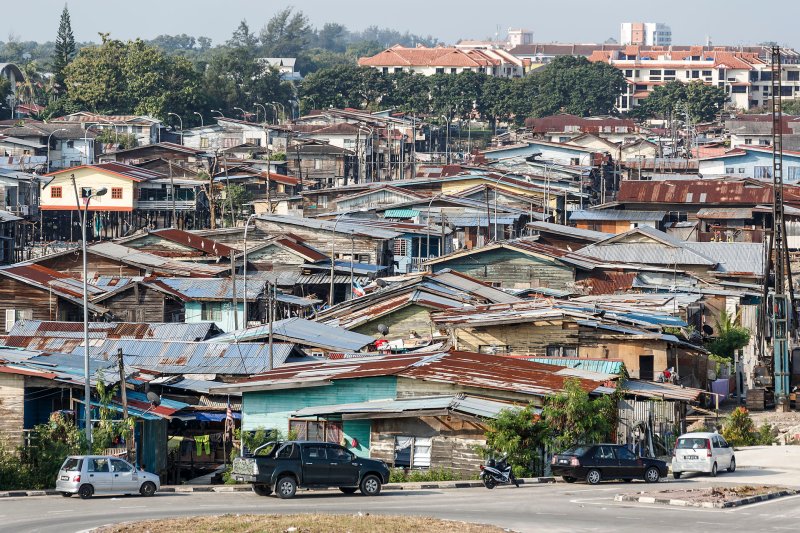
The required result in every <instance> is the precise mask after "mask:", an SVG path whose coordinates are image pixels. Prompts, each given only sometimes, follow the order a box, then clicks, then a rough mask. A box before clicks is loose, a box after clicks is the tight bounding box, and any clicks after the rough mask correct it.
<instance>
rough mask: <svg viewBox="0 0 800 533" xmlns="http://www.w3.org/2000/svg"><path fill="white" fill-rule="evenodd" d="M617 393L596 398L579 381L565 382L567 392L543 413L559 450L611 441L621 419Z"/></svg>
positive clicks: (548, 403)
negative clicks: (618, 412) (618, 417)
mask: <svg viewBox="0 0 800 533" xmlns="http://www.w3.org/2000/svg"><path fill="white" fill-rule="evenodd" d="M617 400H618V397H617V395H616V394H611V395H604V396H600V397H598V398H595V399H592V398H590V397H589V393H588V392H587V391H585V390H584V389H583V387H581V382H580V381H579V380H578V379H574V378H573V379H568V380H566V381H565V382H564V391H563V392H561V393H559V394H557V395H555V396H553V397H551V398H549V399H548V400H547V403H546V404H545V407H544V409H543V410H542V416H543V418H544V419H545V422H546V423H547V425H548V427H549V429H550V435H549V439H548V440H549V442H550V444H551V445H552V447H553V448H554V449H555V450H565V449H567V448H571V447H573V446H576V445H578V444H586V443H588V444H591V443H596V442H603V441H607V440H609V439H611V438H612V432H613V429H614V426H615V421H616V419H617Z"/></svg>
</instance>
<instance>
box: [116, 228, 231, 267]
mask: <svg viewBox="0 0 800 533" xmlns="http://www.w3.org/2000/svg"><path fill="white" fill-rule="evenodd" d="M117 242H118V243H119V244H123V245H125V246H127V247H128V248H133V249H135V250H142V251H144V252H147V253H150V254H153V255H158V256H161V257H169V258H173V259H183V260H189V261H204V262H211V263H218V262H228V263H229V262H230V259H231V257H232V256H233V255H235V254H236V253H238V250H235V249H233V248H231V247H230V246H227V245H225V244H222V243H219V242H217V241H215V240H212V239H208V238H206V237H202V236H200V235H196V234H194V233H190V232H188V231H183V230H179V229H175V228H163V229H156V230H152V231H144V232H142V233H138V234H134V235H131V236H130V237H125V238H123V239H119V240H118V241H117Z"/></svg>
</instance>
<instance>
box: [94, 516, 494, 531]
mask: <svg viewBox="0 0 800 533" xmlns="http://www.w3.org/2000/svg"><path fill="white" fill-rule="evenodd" d="M95 531H96V532H97V533H267V532H269V533H273V532H274V533H340V532H342V531H347V532H349V533H377V532H380V533H407V532H409V531H415V532H417V531H420V532H427V531H431V532H433V531H435V532H437V533H438V532H450V531H452V532H458V533H500V532H502V531H507V530H504V529H501V528H498V527H494V526H485V525H481V524H470V523H466V522H454V521H450V520H438V519H435V518H428V517H417V516H386V515H370V514H364V515H328V514H299V515H222V516H195V517H187V518H171V519H167V520H147V521H143V522H133V523H128V524H118V525H114V526H107V527H103V528H99V529H96V530H95Z"/></svg>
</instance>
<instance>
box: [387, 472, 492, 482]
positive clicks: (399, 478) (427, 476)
mask: <svg viewBox="0 0 800 533" xmlns="http://www.w3.org/2000/svg"><path fill="white" fill-rule="evenodd" d="M468 479H478V474H474V475H464V474H461V473H459V472H453V471H452V470H449V469H447V468H431V469H428V470H419V469H411V470H406V469H404V468H392V469H390V472H389V483H409V482H411V483H419V482H430V481H464V480H468Z"/></svg>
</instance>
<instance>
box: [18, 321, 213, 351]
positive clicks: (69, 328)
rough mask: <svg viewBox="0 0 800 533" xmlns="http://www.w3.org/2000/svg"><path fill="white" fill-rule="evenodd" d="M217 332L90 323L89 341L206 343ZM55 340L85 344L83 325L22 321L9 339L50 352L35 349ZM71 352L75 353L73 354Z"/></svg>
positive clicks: (199, 326) (207, 327) (195, 326)
mask: <svg viewBox="0 0 800 533" xmlns="http://www.w3.org/2000/svg"><path fill="white" fill-rule="evenodd" d="M216 331H218V330H217V328H216V327H215V326H214V324H213V323H212V322H198V323H192V324H184V323H180V322H175V323H157V322H148V323H143V322H89V340H90V342H91V341H92V340H95V339H164V340H184V341H202V340H205V339H207V338H208V337H210V336H211V335H213V334H214V333H215V332H216ZM51 339H77V340H80V341H81V344H80V345H82V343H83V323H82V322H48V321H42V320H20V321H18V322H17V323H16V324H14V327H13V328H11V331H9V332H8V336H7V337H6V344H7V345H8V346H19V347H26V346H27V347H29V348H30V349H35V350H39V349H47V348H40V347H37V346H35V345H36V344H37V343H40V342H45V341H48V340H51ZM70 351H71V350H70Z"/></svg>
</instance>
